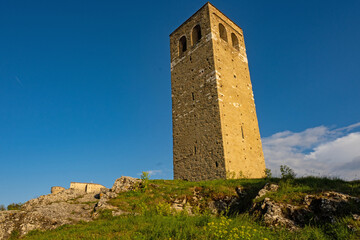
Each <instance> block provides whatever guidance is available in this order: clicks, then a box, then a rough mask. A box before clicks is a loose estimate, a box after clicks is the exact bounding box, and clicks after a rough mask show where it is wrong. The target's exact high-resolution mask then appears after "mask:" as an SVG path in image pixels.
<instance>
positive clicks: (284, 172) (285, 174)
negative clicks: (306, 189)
mask: <svg viewBox="0 0 360 240" xmlns="http://www.w3.org/2000/svg"><path fill="white" fill-rule="evenodd" d="M280 173H281V178H282V179H294V178H295V176H296V174H295V172H294V170H292V169H291V168H290V167H289V166H287V165H280Z"/></svg>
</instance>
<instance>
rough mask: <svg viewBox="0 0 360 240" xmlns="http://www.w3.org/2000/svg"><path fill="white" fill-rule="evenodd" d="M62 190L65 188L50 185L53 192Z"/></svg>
mask: <svg viewBox="0 0 360 240" xmlns="http://www.w3.org/2000/svg"><path fill="white" fill-rule="evenodd" d="M64 190H65V188H63V187H59V186H55V187H51V193H53V194H55V193H58V192H62V191H64Z"/></svg>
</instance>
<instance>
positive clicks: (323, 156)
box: [262, 123, 360, 179]
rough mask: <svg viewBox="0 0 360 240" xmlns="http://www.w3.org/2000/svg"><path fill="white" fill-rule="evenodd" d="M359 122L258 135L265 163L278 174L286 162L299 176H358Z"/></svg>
mask: <svg viewBox="0 0 360 240" xmlns="http://www.w3.org/2000/svg"><path fill="white" fill-rule="evenodd" d="M357 127H360V123H356V124H352V125H350V126H347V127H344V128H338V129H330V128H328V127H325V126H319V127H315V128H309V129H306V130H305V131H302V132H299V133H294V132H291V131H284V132H280V133H276V134H274V135H272V136H270V137H266V138H263V139H262V142H263V148H264V155H265V160H266V165H267V167H268V168H270V169H272V171H273V173H275V174H278V173H279V172H278V169H279V168H280V165H284V164H285V165H288V166H290V167H291V168H293V169H294V171H295V172H296V173H297V174H298V175H300V176H306V175H319V176H335V177H340V178H343V179H358V178H360V132H350V131H352V130H354V129H356V128H357Z"/></svg>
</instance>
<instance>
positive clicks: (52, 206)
mask: <svg viewBox="0 0 360 240" xmlns="http://www.w3.org/2000/svg"><path fill="white" fill-rule="evenodd" d="M97 201H98V199H96V198H95V195H94V194H85V193H84V192H81V191H77V190H73V189H67V190H63V191H61V192H58V193H53V194H49V195H44V196H40V197H39V198H35V199H32V200H30V201H28V202H26V203H25V204H24V205H23V206H22V210H21V211H3V212H0V239H6V238H8V237H9V236H10V234H11V232H12V231H14V230H17V231H19V234H20V235H24V234H26V233H28V232H29V231H31V230H35V229H41V230H45V229H54V228H57V227H59V226H61V225H64V224H71V223H75V222H78V221H80V220H82V221H90V220H91V219H92V210H93V208H94V204H95V203H96V202H97ZM89 202H90V203H91V202H94V203H93V204H89Z"/></svg>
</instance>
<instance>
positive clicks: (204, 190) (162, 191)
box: [14, 177, 360, 239]
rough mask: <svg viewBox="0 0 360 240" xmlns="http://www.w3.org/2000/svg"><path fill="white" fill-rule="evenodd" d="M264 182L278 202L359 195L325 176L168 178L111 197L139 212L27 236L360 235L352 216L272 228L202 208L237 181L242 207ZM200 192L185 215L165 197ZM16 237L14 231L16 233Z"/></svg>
mask: <svg viewBox="0 0 360 240" xmlns="http://www.w3.org/2000/svg"><path fill="white" fill-rule="evenodd" d="M266 182H274V183H278V184H279V185H280V189H279V191H278V192H277V193H271V194H269V195H268V196H269V197H271V198H273V199H275V200H276V201H279V202H287V203H292V204H297V203H300V200H301V199H302V197H303V196H304V195H306V194H309V193H321V192H323V191H329V190H333V191H338V192H342V193H347V194H350V195H352V196H356V197H360V181H353V182H345V181H342V180H336V179H335V180H332V179H327V178H314V177H307V178H299V179H294V180H289V181H283V180H280V179H256V180H248V179H239V180H214V181H206V182H185V181H171V180H151V181H150V182H149V185H148V188H147V190H146V191H145V192H144V191H141V190H138V191H133V192H127V193H121V194H119V196H118V198H116V199H112V200H111V203H112V204H113V205H114V206H117V207H119V208H120V209H122V210H125V211H128V212H132V213H140V214H139V215H137V214H131V215H128V216H120V217H112V216H111V215H110V213H109V212H104V213H103V216H102V218H100V219H98V220H96V221H93V222H90V223H79V224H77V225H73V226H63V227H60V228H58V229H56V230H52V231H46V232H40V231H34V232H31V233H30V234H28V235H27V236H26V237H25V239H111V238H113V239H266V238H267V239H360V235H359V232H360V223H359V222H354V221H353V220H352V219H351V218H350V217H346V218H343V219H339V222H338V223H336V224H332V225H323V226H307V227H305V228H304V229H302V230H301V231H298V232H289V231H287V230H285V229H271V228H267V227H265V226H262V224H261V222H259V221H257V220H255V219H253V218H252V217H250V216H248V215H247V214H246V213H242V214H238V215H236V216H235V215H233V216H229V217H228V218H224V217H216V216H213V215H211V214H209V212H208V211H206V207H205V206H206V204H207V202H208V201H210V200H211V199H217V198H218V199H222V198H223V197H224V196H226V195H227V196H229V195H230V196H231V195H234V196H235V195H236V193H235V190H234V189H235V187H237V186H241V187H242V188H243V189H244V191H245V192H246V193H247V195H246V199H245V200H244V206H243V207H244V209H245V207H246V206H249V205H250V204H251V201H252V199H253V198H254V197H255V196H256V194H257V192H258V191H259V189H261V188H262V187H263V186H264V184H265V183H266ZM194 190H195V191H197V192H200V193H201V195H202V196H203V198H202V200H201V201H200V206H199V208H198V213H197V214H196V215H195V216H189V215H188V214H187V213H186V212H180V213H177V214H174V213H173V212H172V210H171V209H170V205H169V202H171V200H172V199H175V198H177V199H183V198H186V199H187V200H188V202H190V203H191V202H192V201H193V192H194ZM349 223H350V224H352V225H355V226H357V229H358V231H357V233H356V232H351V231H350V230H348V228H347V225H348V224H349ZM14 239H15V237H14Z"/></svg>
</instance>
